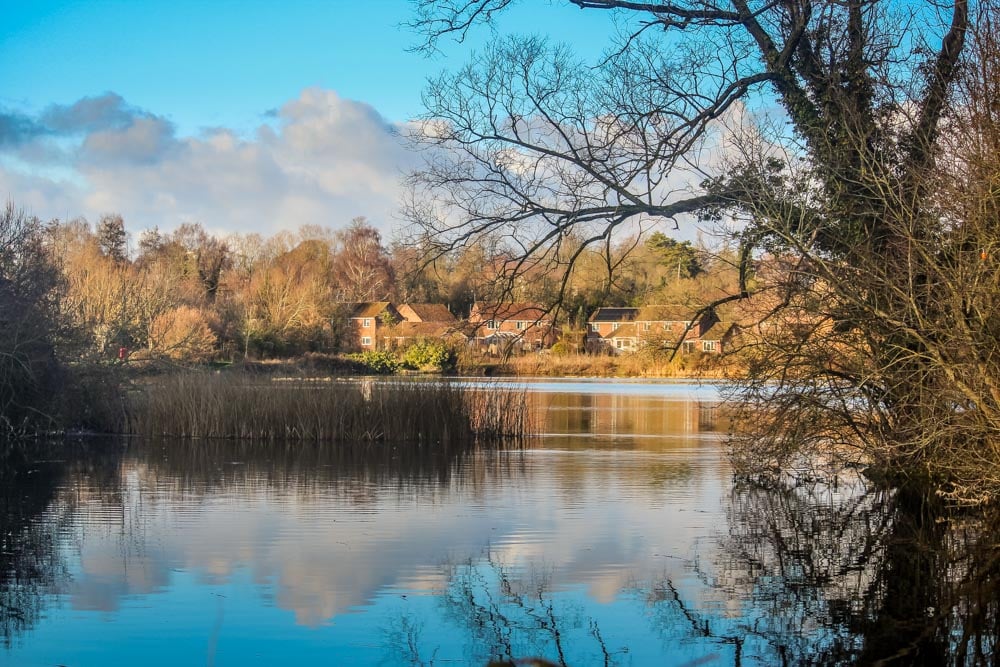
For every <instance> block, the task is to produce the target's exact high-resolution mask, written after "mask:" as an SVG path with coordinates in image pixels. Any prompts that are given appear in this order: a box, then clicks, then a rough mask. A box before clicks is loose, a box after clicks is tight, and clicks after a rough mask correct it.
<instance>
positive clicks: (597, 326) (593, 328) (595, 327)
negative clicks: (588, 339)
mask: <svg viewBox="0 0 1000 667" xmlns="http://www.w3.org/2000/svg"><path fill="white" fill-rule="evenodd" d="M590 330H591V331H593V332H594V333H601V325H600V324H598V323H597V322H591V323H590Z"/></svg>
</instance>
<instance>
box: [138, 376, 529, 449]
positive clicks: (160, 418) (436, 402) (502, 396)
mask: <svg viewBox="0 0 1000 667" xmlns="http://www.w3.org/2000/svg"><path fill="white" fill-rule="evenodd" d="M129 408H130V409H129V413H130V415H129V431H130V432H131V433H132V434H136V435H144V436H170V437H179V438H235V439H241V440H266V441H282V440H299V441H352V442H358V441H368V442H374V441H388V442H443V443H452V442H462V441H470V440H475V441H478V442H501V441H520V440H523V439H524V438H526V437H528V436H530V435H531V418H530V415H529V405H528V401H527V396H526V394H525V392H524V391H523V390H517V389H512V388H507V387H500V386H495V385H490V386H476V387H470V386H466V385H461V384H454V383H443V382H433V383H432V382H420V383H418V382H393V381H374V380H351V381H343V380H341V381H331V382H310V381H306V380H290V381H282V382H278V381H272V380H271V379H267V378H260V377H248V376H243V375H238V374H215V375H206V374H201V373H189V374H181V375H176V376H172V377H167V378H161V379H158V380H157V381H156V382H153V383H150V384H148V385H146V386H144V387H142V388H141V389H138V390H136V391H135V392H134V393H133V395H132V398H131V400H130V402H129Z"/></svg>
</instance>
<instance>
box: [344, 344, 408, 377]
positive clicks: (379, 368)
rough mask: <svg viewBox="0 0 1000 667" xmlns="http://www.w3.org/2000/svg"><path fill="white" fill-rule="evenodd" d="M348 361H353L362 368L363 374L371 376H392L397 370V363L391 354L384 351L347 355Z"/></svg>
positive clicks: (368, 351)
mask: <svg viewBox="0 0 1000 667" xmlns="http://www.w3.org/2000/svg"><path fill="white" fill-rule="evenodd" d="M348 358H349V359H353V360H354V361H356V362H358V363H359V364H361V365H362V366H363V367H364V372H366V373H371V374H372V375H392V374H393V373H395V372H396V371H398V370H399V362H398V361H396V357H395V356H393V354H392V353H391V352H387V351H385V350H365V351H364V352H358V353H357V354H349V355H348Z"/></svg>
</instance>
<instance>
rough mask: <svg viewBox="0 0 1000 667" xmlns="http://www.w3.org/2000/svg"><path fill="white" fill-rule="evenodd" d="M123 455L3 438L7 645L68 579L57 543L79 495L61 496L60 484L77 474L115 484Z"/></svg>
mask: <svg viewBox="0 0 1000 667" xmlns="http://www.w3.org/2000/svg"><path fill="white" fill-rule="evenodd" d="M119 454H120V449H119V448H117V447H115V446H114V445H113V444H111V445H110V446H109V445H108V443H106V442H97V443H92V446H87V445H83V444H74V445H66V444H62V443H59V444H40V443H38V442H36V441H31V442H23V441H2V442H0V641H2V643H3V645H4V646H5V647H10V646H11V644H12V642H14V640H15V639H16V638H17V637H19V636H21V635H23V634H24V633H25V632H27V631H29V630H30V629H31V628H32V626H33V625H34V624H35V623H36V622H37V621H38V619H39V618H40V616H41V614H42V612H43V611H44V610H43V601H44V600H45V599H46V594H47V593H50V592H52V591H53V590H57V589H58V588H59V587H60V586H61V584H62V583H63V582H64V581H65V579H66V577H67V568H66V564H65V563H64V562H63V560H62V556H61V554H60V551H59V548H58V546H59V539H60V536H61V534H62V531H63V530H64V528H65V527H66V524H67V522H68V521H69V518H70V515H71V514H72V511H73V508H74V506H75V504H76V501H77V499H76V497H75V496H73V495H67V494H62V495H60V494H58V490H59V488H60V486H61V485H62V484H63V482H64V481H65V480H66V479H67V478H69V477H71V476H74V475H75V474H80V475H89V476H92V477H94V478H95V479H99V480H104V481H105V482H109V481H111V480H115V485H116V479H115V474H114V472H115V471H116V469H117V461H118V457H119ZM111 487H112V485H111V484H106V485H105V488H106V489H107V488H111Z"/></svg>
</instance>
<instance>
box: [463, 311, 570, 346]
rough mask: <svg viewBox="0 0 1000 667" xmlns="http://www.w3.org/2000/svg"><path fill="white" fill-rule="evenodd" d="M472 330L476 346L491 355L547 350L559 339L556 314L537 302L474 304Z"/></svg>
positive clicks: (470, 319)
mask: <svg viewBox="0 0 1000 667" xmlns="http://www.w3.org/2000/svg"><path fill="white" fill-rule="evenodd" d="M469 330H470V331H471V333H472V340H473V342H474V343H475V345H476V346H477V347H482V348H485V349H487V350H489V351H490V352H491V353H498V352H503V351H507V350H512V351H518V352H523V351H527V350H541V349H547V348H549V347H552V345H553V344H554V343H555V342H556V340H557V339H558V337H559V336H558V333H559V332H558V331H557V330H556V328H555V321H554V319H553V317H552V315H551V314H550V313H549V311H548V310H547V309H545V308H543V307H542V306H540V305H538V304H535V303H507V304H499V305H488V304H484V303H479V302H477V303H474V304H472V312H471V313H469Z"/></svg>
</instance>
